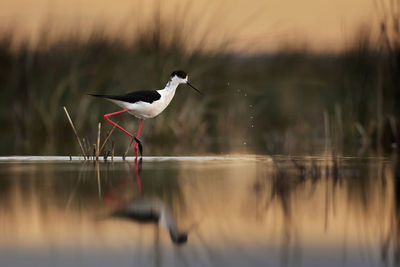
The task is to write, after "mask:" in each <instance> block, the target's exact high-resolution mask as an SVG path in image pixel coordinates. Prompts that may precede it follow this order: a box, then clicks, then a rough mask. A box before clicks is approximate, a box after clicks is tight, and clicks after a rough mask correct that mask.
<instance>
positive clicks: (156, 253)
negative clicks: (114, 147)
mask: <svg viewBox="0 0 400 267" xmlns="http://www.w3.org/2000/svg"><path fill="white" fill-rule="evenodd" d="M0 198H1V201H0V266H186V265H190V266H206V265H213V266H298V265H302V266H342V265H346V266H381V265H382V266H387V265H389V266H391V265H398V264H399V262H400V219H399V215H400V167H399V164H398V159H397V158H396V157H364V158H351V157H333V156H321V157H283V156H273V157H270V156H252V155H246V156H224V157H145V158H143V161H142V162H137V161H135V160H134V159H133V158H128V160H126V161H122V160H121V159H118V160H115V161H114V162H111V161H110V160H108V161H107V162H104V161H100V162H98V163H93V162H83V161H81V160H79V159H76V158H74V159H73V160H72V161H70V160H69V157H68V158H67V157H58V158H57V157H54V158H0Z"/></svg>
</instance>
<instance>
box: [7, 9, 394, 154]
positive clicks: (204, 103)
mask: <svg viewBox="0 0 400 267" xmlns="http://www.w3.org/2000/svg"><path fill="white" fill-rule="evenodd" d="M182 14H184V11H183V12H182ZM186 20H187V18H186V17H185V16H184V15H181V16H177V17H176V18H174V19H170V18H167V17H165V16H163V15H162V12H161V11H160V10H159V9H158V10H156V11H155V12H154V20H153V21H152V23H148V24H144V25H141V26H138V27H135V30H132V33H131V36H132V38H130V40H129V41H127V40H126V39H124V38H122V37H118V36H114V35H107V34H106V33H105V32H104V31H103V30H102V28H101V27H99V28H96V29H94V30H93V31H92V32H90V33H89V34H85V35H83V34H80V33H79V31H78V30H76V31H71V33H70V34H67V35H63V36H62V37H59V38H57V39H52V38H51V35H52V32H53V31H54V29H52V28H51V25H50V26H49V25H47V26H46V27H47V28H46V27H43V30H42V32H41V35H40V37H39V38H38V40H39V41H38V42H37V43H36V44H35V46H32V45H30V44H29V41H28V40H26V41H22V42H20V43H19V44H18V45H15V43H14V40H15V36H14V35H13V29H9V30H8V31H6V32H4V31H3V32H2V33H1V34H0V88H1V90H2V94H3V95H2V97H1V100H0V101H1V104H0V109H1V112H0V123H1V124H2V126H3V129H2V131H1V132H0V147H1V150H0V154H3V155H6V154H7V155H8V154H21V155H22V154H68V155H69V154H71V153H72V154H73V153H76V154H78V153H79V146H78V145H77V144H75V140H74V137H73V134H72V133H71V131H70V129H69V125H68V121H67V120H66V119H65V115H64V112H63V110H62V107H63V106H66V107H67V108H68V110H69V111H70V113H71V117H72V119H73V120H74V123H75V125H76V128H77V129H79V132H80V133H81V135H82V136H83V137H85V140H86V141H85V142H87V144H89V145H91V144H94V143H95V140H96V138H97V127H96V126H97V123H98V122H100V121H102V120H103V114H105V113H109V112H113V111H116V110H118V107H116V106H114V105H113V104H111V103H109V102H107V101H101V100H98V99H92V98H90V97H89V96H87V95H86V94H87V93H99V94H101V93H115V94H118V93H124V92H128V91H133V90H141V89H161V88H162V87H163V86H164V85H165V83H166V81H167V80H168V77H169V74H170V73H171V72H172V71H173V70H176V69H183V70H186V71H187V72H188V73H189V77H190V80H191V82H192V83H193V84H195V85H196V86H197V87H198V88H200V89H201V90H202V91H204V92H205V93H206V96H205V97H198V95H197V94H194V93H193V92H191V90H186V88H184V86H181V87H182V88H179V89H178V92H177V94H176V97H175V99H174V100H173V102H172V105H171V106H170V107H168V108H167V109H166V110H165V112H164V113H162V115H160V116H159V117H157V118H156V119H153V120H148V121H145V123H144V128H143V137H144V139H143V141H144V146H145V147H146V154H147V155H150V154H152V155H154V154H196V153H230V152H243V151H244V152H255V153H281V152H285V153H298V152H300V153H304V152H306V153H313V152H318V151H322V150H324V149H325V150H326V148H327V145H329V147H330V148H331V149H333V150H335V151H343V152H344V153H346V152H351V151H355V150H356V149H359V148H360V147H362V146H364V147H367V148H372V149H374V150H375V149H377V147H383V148H386V149H389V150H390V149H392V148H394V147H395V146H396V145H398V142H399V140H400V137H399V132H400V129H399V115H400V105H399V100H400V81H399V79H400V78H399V77H400V35H399V26H398V17H396V16H395V15H386V16H384V17H383V19H382V22H381V30H380V34H379V36H378V37H377V38H375V37H374V35H373V34H372V33H371V32H372V31H371V30H370V28H369V27H367V26H366V27H362V28H360V31H359V32H358V33H356V34H355V35H354V37H353V39H352V40H349V45H348V48H347V49H346V50H345V51H344V52H342V53H338V54H332V53H325V54H323V53H319V54H317V53H314V52H312V51H309V50H307V48H304V47H303V46H302V47H296V45H292V46H283V48H282V50H280V51H277V52H276V53H271V54H268V53H265V54H256V55H255V54H252V55H249V54H246V53H241V54H239V53H234V52H229V50H227V49H226V47H227V46H228V45H229V38H228V37H227V38H226V40H223V41H221V43H220V46H218V47H215V48H214V49H212V50H210V49H208V50H205V49H203V47H204V46H205V42H207V37H208V34H207V33H203V36H202V37H201V38H197V41H196V42H195V43H193V42H192V41H191V38H190V35H191V34H192V33H193V32H195V31H196V25H195V24H193V23H191V24H189V23H187V21H186ZM182 25H185V27H183V26H182ZM187 25H190V26H187ZM372 26H373V25H371V27H372ZM210 31H212V27H210ZM244 52H245V51H244ZM118 120H119V121H120V122H121V123H122V124H123V125H125V126H126V127H127V128H128V129H130V130H131V131H136V128H137V126H138V120H136V119H134V118H133V117H131V116H127V115H126V116H124V115H122V116H121V117H120V118H118ZM104 125H105V123H103V127H108V128H106V130H103V131H102V133H106V132H108V131H109V130H110V129H111V126H109V125H107V126H104ZM104 137H105V136H104ZM104 137H102V140H104ZM111 139H112V140H113V141H116V140H118V141H116V142H115V153H116V154H123V152H124V151H125V149H126V146H127V145H128V144H129V142H130V139H129V138H126V137H125V136H124V135H123V134H122V133H120V132H119V131H115V133H114V134H113V136H112V137H111ZM109 143H110V144H111V143H112V142H109ZM105 150H107V149H105Z"/></svg>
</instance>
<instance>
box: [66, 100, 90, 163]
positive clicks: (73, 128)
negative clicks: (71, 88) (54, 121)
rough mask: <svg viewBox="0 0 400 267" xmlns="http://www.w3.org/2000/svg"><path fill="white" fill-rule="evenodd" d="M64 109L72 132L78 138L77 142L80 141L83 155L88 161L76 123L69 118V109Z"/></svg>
mask: <svg viewBox="0 0 400 267" xmlns="http://www.w3.org/2000/svg"><path fill="white" fill-rule="evenodd" d="M63 108H64V111H65V114H66V115H67V118H68V121H69V123H70V124H71V127H72V130H73V131H74V134H75V136H76V140H77V141H78V144H79V147H80V148H81V151H82V154H83V158H84V159H85V160H86V157H87V156H86V154H85V150H84V149H83V146H82V143H81V139H80V138H79V136H78V133H77V132H76V129H75V126H74V123H73V122H72V120H71V117H70V116H69V113H68V110H67V108H66V107H63Z"/></svg>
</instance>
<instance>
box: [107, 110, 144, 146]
mask: <svg viewBox="0 0 400 267" xmlns="http://www.w3.org/2000/svg"><path fill="white" fill-rule="evenodd" d="M127 111H129V109H124V110H121V111H117V112H114V113H110V114H106V115H104V119H105V120H106V121H108V122H109V123H111V124H112V125H115V127H117V128H118V129H120V130H122V131H124V133H126V134H127V135H129V136H130V137H133V134H131V133H130V132H128V131H127V130H125V129H124V128H122V127H121V126H119V125H118V124H116V123H115V122H113V121H112V120H110V119H109V118H108V117H111V116H114V115H117V114H121V113H124V112H127ZM140 124H141V122H140ZM138 134H139V133H138ZM136 146H137V144H136ZM136 146H135V147H136Z"/></svg>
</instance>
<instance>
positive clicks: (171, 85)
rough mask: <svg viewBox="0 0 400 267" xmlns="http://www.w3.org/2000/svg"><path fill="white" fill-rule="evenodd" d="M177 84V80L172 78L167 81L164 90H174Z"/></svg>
mask: <svg viewBox="0 0 400 267" xmlns="http://www.w3.org/2000/svg"><path fill="white" fill-rule="evenodd" d="M178 85H179V82H178V81H176V80H174V79H172V80H170V81H169V82H168V83H167V85H166V86H165V88H164V90H172V91H175V90H176V88H178Z"/></svg>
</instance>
